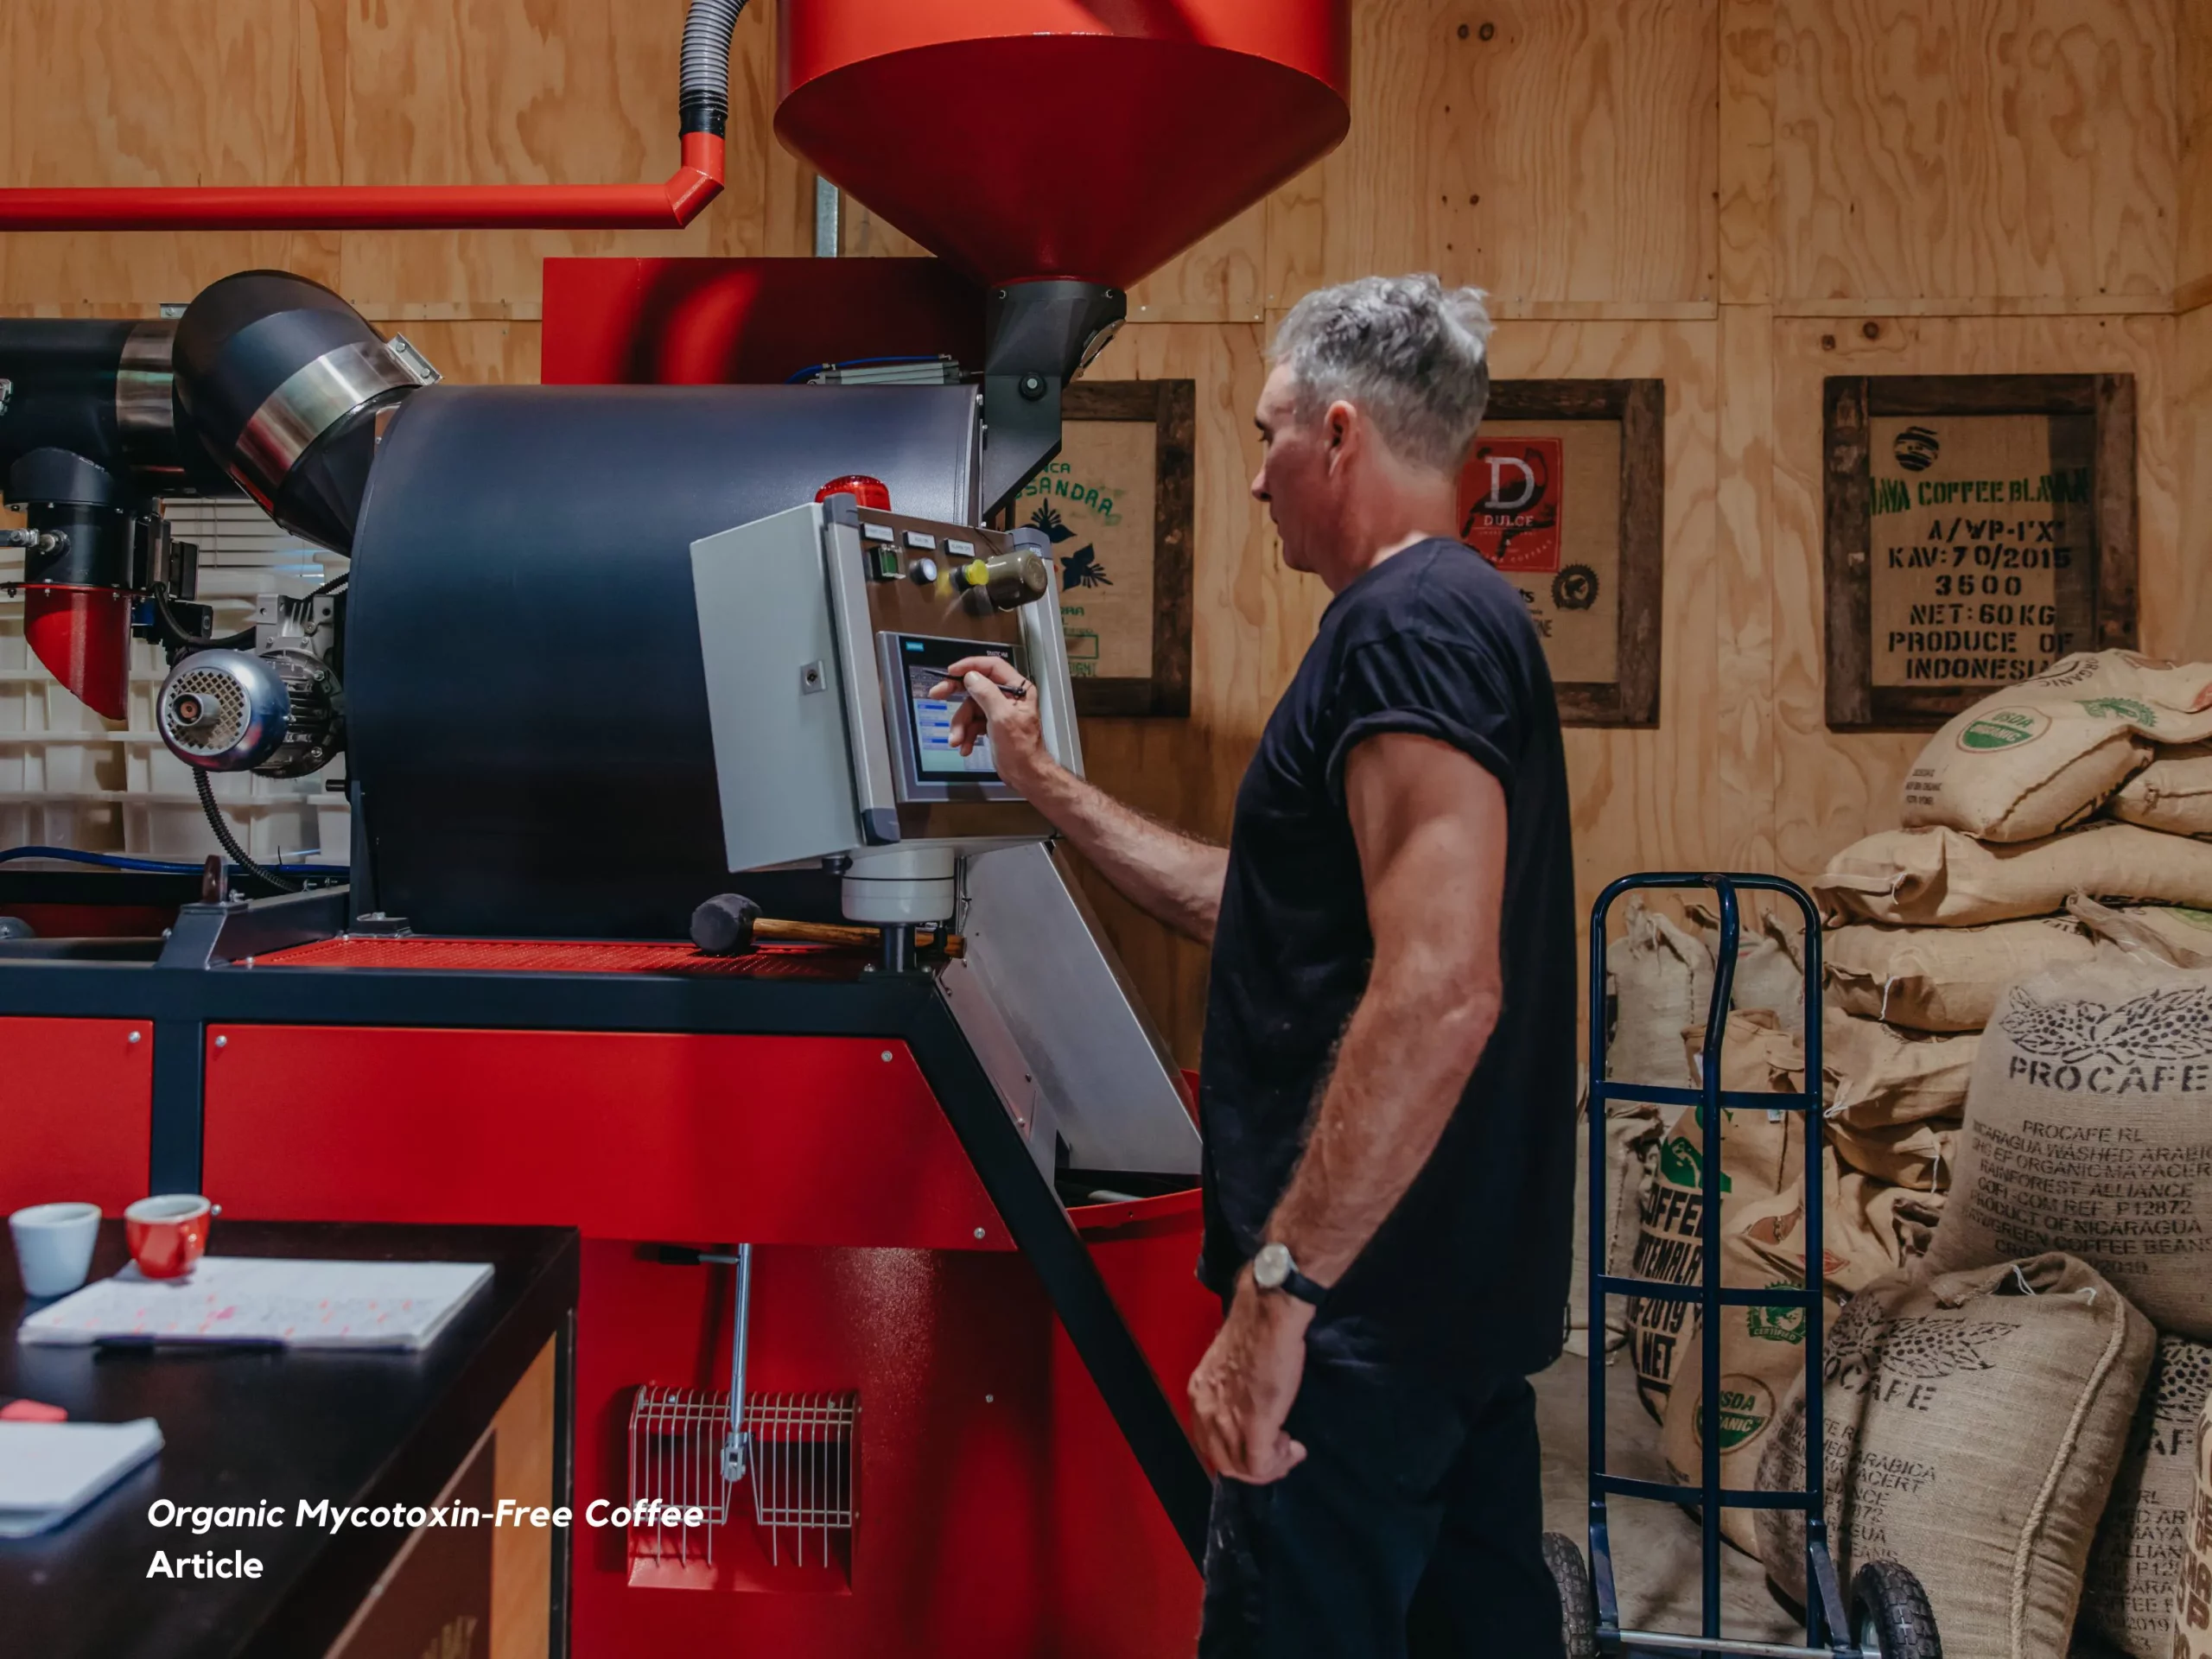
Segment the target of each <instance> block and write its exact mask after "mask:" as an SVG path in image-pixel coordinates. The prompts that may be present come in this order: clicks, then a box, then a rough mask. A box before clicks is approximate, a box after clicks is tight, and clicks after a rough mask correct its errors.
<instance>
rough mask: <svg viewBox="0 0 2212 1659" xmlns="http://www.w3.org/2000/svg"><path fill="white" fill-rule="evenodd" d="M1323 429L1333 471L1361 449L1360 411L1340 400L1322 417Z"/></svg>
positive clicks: (1331, 405) (1330, 406)
mask: <svg viewBox="0 0 2212 1659" xmlns="http://www.w3.org/2000/svg"><path fill="white" fill-rule="evenodd" d="M1321 429H1322V431H1323V433H1324V434H1325V435H1326V437H1327V441H1328V449H1329V466H1330V468H1331V469H1332V471H1333V470H1334V469H1335V468H1336V467H1338V466H1339V465H1341V464H1342V463H1343V462H1344V461H1345V460H1346V459H1348V458H1349V457H1350V455H1351V453H1352V451H1353V450H1355V449H1356V448H1358V447H1359V442H1360V438H1361V436H1362V433H1361V426H1360V418H1359V410H1358V409H1357V407H1355V406H1354V405H1353V404H1349V403H1347V402H1345V401H1344V399H1343V398H1341V397H1339V398H1338V399H1337V401H1336V402H1334V403H1333V404H1330V405H1329V407H1328V410H1327V411H1326V412H1325V414H1324V415H1323V416H1321Z"/></svg>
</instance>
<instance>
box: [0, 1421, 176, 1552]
mask: <svg viewBox="0 0 2212 1659" xmlns="http://www.w3.org/2000/svg"><path fill="white" fill-rule="evenodd" d="M161 1449H162V1430H161V1426H160V1425H159V1424H158V1423H156V1422H155V1421H154V1420H153V1419H152V1418H150V1417H141V1418H139V1419H138V1420H137V1421H136V1422H129V1423H11V1422H0V1538H23V1537H28V1536H29V1535H31V1534H32V1533H35V1532H43V1531H45V1530H46V1529H48V1528H49V1527H56V1526H59V1525H60V1524H61V1522H64V1521H67V1519H68V1518H69V1517H70V1516H73V1515H74V1514H76V1513H77V1511H78V1510H81V1509H83V1508H84V1507H85V1505H86V1504H87V1503H91V1502H92V1500H93V1499H94V1498H96V1497H99V1495H100V1494H101V1493H102V1492H104V1491H107V1489H108V1488H109V1487H111V1486H112V1485H114V1484H115V1483H116V1482H117V1481H118V1480H120V1479H122V1478H124V1476H125V1475H127V1474H129V1473H130V1471H132V1470H133V1469H136V1468H137V1466H138V1465H140V1464H142V1463H143V1462H145V1461H146V1459H149V1458H150V1457H152V1456H153V1455H154V1454H155V1453H156V1452H159V1451H160V1450H161Z"/></svg>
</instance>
